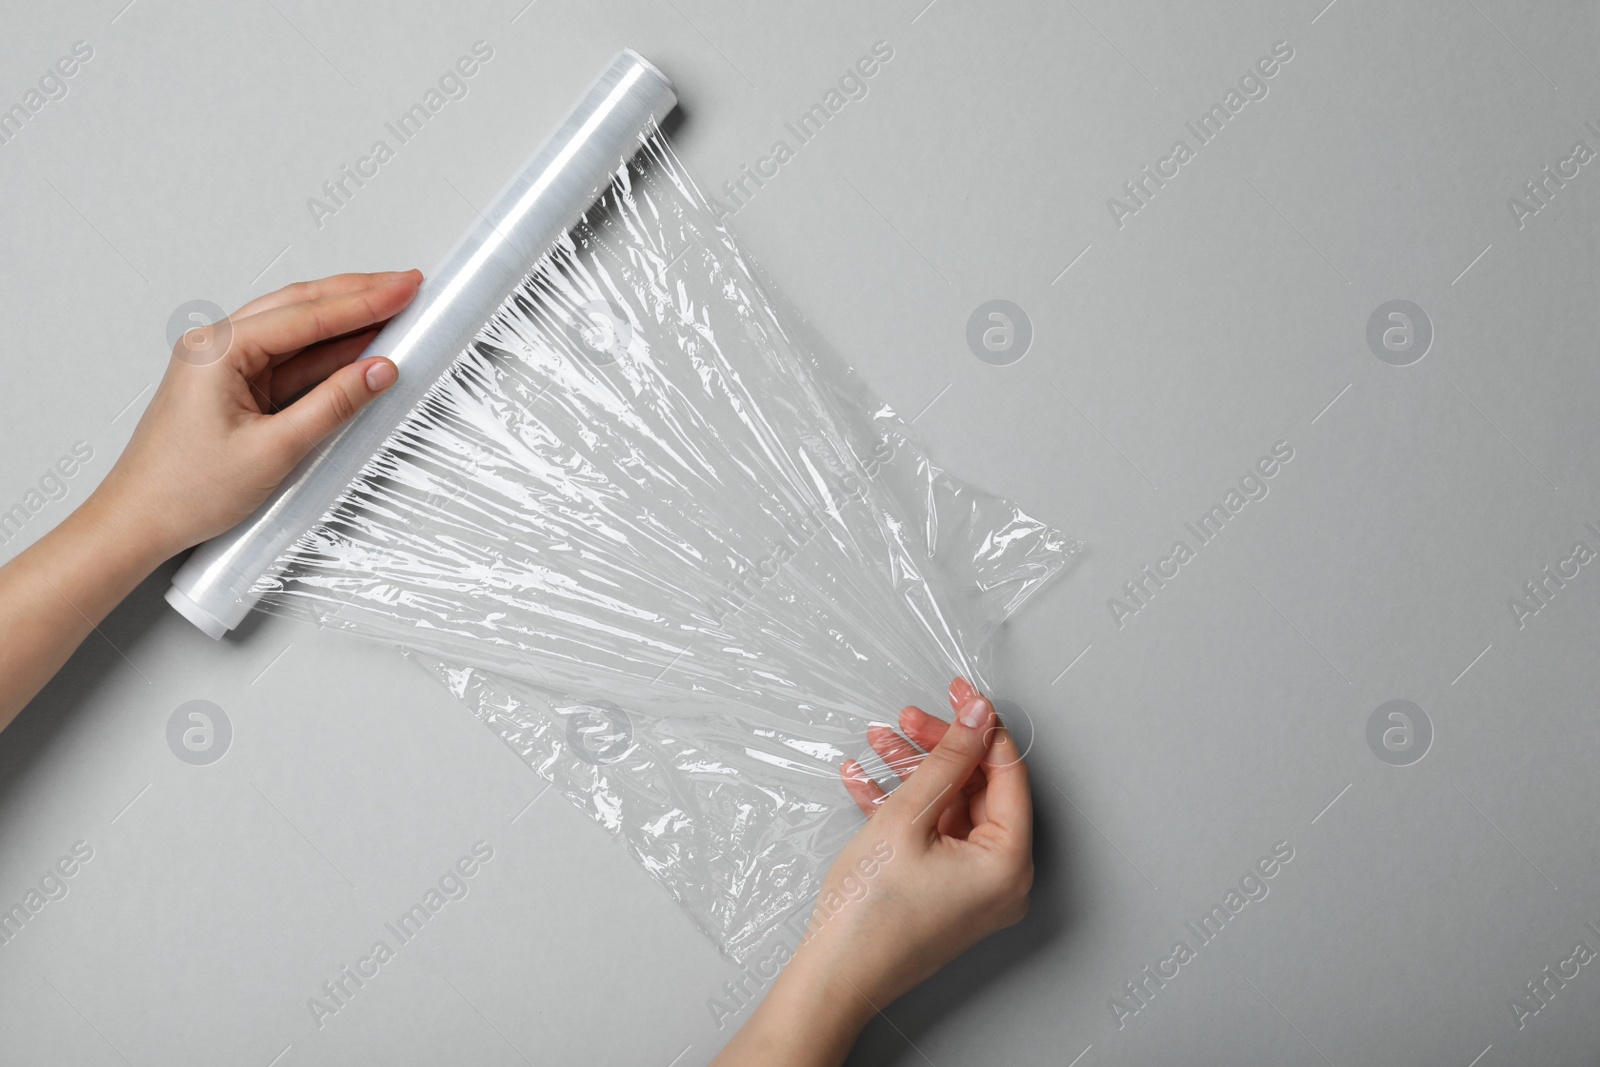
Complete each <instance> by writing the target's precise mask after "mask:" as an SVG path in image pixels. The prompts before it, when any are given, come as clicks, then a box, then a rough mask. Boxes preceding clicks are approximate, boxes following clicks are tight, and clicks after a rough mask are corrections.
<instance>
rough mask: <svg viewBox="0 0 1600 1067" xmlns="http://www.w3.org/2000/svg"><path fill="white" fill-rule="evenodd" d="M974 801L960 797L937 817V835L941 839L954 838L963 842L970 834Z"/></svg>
mask: <svg viewBox="0 0 1600 1067" xmlns="http://www.w3.org/2000/svg"><path fill="white" fill-rule="evenodd" d="M973 803H974V801H972V800H969V799H967V798H966V797H964V796H963V797H960V798H958V799H957V800H956V802H955V803H953V804H950V805H949V806H948V807H946V808H945V809H944V812H943V813H942V814H941V815H940V816H939V833H940V835H941V836H943V837H954V838H956V839H957V840H959V841H965V840H966V839H967V836H968V835H969V834H971V833H972V805H973Z"/></svg>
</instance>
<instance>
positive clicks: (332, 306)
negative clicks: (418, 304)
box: [233, 275, 417, 378]
mask: <svg viewBox="0 0 1600 1067" xmlns="http://www.w3.org/2000/svg"><path fill="white" fill-rule="evenodd" d="M416 295H417V279H416V277H415V276H414V275H402V276H401V277H399V278H397V279H395V280H394V281H389V282H384V283H383V284H381V285H374V286H371V287H369V288H366V289H358V290H356V291H355V292H350V293H339V294H336V295H334V296H324V297H318V298H317V299H315V300H308V301H305V302H303V303H299V304H289V305H287V306H285V307H278V308H271V309H270V310H267V311H263V312H261V313H260V314H257V315H251V316H250V317H249V318H246V319H240V320H239V321H238V322H235V323H234V324H233V353H234V356H233V358H234V360H235V365H236V366H237V367H238V369H239V371H240V372H241V373H242V374H244V376H245V377H246V378H252V377H254V376H255V375H256V374H258V373H260V372H261V371H263V370H265V369H267V368H268V367H270V366H274V365H276V364H278V363H282V362H284V361H285V360H287V359H288V358H290V357H291V356H292V355H294V354H295V352H296V351H297V350H299V349H301V348H304V347H306V346H307V345H313V344H316V343H317V342H318V341H326V340H328V339H329V338H331V337H340V336H343V335H344V334H347V333H356V332H357V331H360V330H365V329H366V328H367V327H369V326H372V325H375V324H377V323H380V322H382V321H384V320H385V319H388V318H392V317H393V316H394V315H395V314H396V313H398V312H399V311H400V309H401V308H403V307H405V306H406V305H407V304H409V303H410V302H411V298H412V297H414V296H416Z"/></svg>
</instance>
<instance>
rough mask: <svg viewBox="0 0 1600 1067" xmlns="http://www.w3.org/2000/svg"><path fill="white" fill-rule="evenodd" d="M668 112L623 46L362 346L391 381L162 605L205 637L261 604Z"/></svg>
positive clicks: (655, 78) (657, 86)
mask: <svg viewBox="0 0 1600 1067" xmlns="http://www.w3.org/2000/svg"><path fill="white" fill-rule="evenodd" d="M676 104H677V95H676V94H675V92H674V91H673V88H672V83H671V82H670V81H668V80H667V78H666V76H665V75H663V74H662V73H661V72H660V71H659V70H657V69H656V68H655V67H654V66H652V65H651V64H650V63H649V62H648V61H647V60H646V59H645V58H644V57H643V56H640V55H639V54H638V53H637V52H634V51H633V50H632V49H628V50H625V51H623V52H622V53H621V54H620V55H618V56H617V58H616V59H615V60H613V61H612V63H611V64H610V66H609V67H607V69H606V70H605V72H604V73H602V74H601V75H600V77H599V79H598V80H596V81H595V83H594V85H593V86H592V87H591V88H590V89H589V91H588V92H587V93H586V94H585V95H584V97H583V99H582V100H580V101H579V102H578V105H577V106H576V107H575V108H573V110H572V112H571V113H570V114H569V115H568V116H567V117H566V119H565V121H563V122H562V123H561V125H560V126H559V127H558V128H557V129H556V130H555V132H554V133H552V134H551V135H550V137H549V138H548V139H547V140H546V141H545V142H544V144H543V145H542V146H541V147H540V148H539V150H538V151H536V152H535V153H534V154H533V156H532V157H531V158H530V159H529V160H528V162H527V163H526V164H525V165H524V166H523V167H522V169H521V170H520V171H518V173H517V175H516V177H515V178H514V179H512V181H511V183H510V184H509V185H507V186H506V188H505V189H504V190H503V191H502V192H501V193H500V195H499V196H498V197H496V198H495V200H494V203H493V204H492V205H490V207H489V208H488V209H487V210H485V211H484V212H483V214H482V215H481V216H480V217H479V219H478V221H477V223H476V224H475V225H474V226H473V227H472V228H471V229H470V230H469V231H468V232H467V234H466V236H465V237H463V238H462V240H461V241H460V242H459V243H458V244H457V245H456V247H455V250H454V251H452V252H451V253H450V254H449V256H447V257H446V258H445V260H444V262H443V263H441V264H440V265H439V267H438V269H437V270H435V271H434V272H433V274H432V275H430V276H429V277H428V279H427V280H426V281H425V282H424V283H423V285H422V287H421V289H420V290H419V292H418V293H417V296H416V299H415V300H414V301H412V303H411V305H410V306H409V307H407V308H406V310H405V311H403V312H402V313H401V314H399V315H397V316H395V318H394V319H393V320H392V321H391V322H390V323H389V324H388V325H387V326H386V327H384V329H383V331H382V332H381V333H379V335H378V336H377V338H376V339H375V340H374V341H373V342H372V345H371V346H370V347H369V348H368V349H367V352H366V357H372V356H387V357H389V358H390V359H391V360H393V361H394V362H395V365H396V366H398V367H399V368H400V379H399V381H397V382H396V383H395V384H394V385H393V386H391V387H390V388H389V390H388V391H387V392H385V393H384V394H383V395H382V396H381V397H379V398H377V399H376V400H374V401H373V402H372V403H371V404H370V405H368V406H367V407H366V409H365V410H363V411H362V412H361V413H360V414H359V415H358V416H357V417H356V418H355V419H354V420H352V421H351V423H350V424H349V425H348V426H346V427H345V428H344V429H343V430H341V431H340V432H339V433H338V434H337V435H336V436H335V437H333V438H331V439H330V440H329V441H327V442H325V443H324V444H323V445H321V446H320V447H319V448H317V449H315V450H313V451H312V453H311V454H310V455H309V456H307V457H306V459H305V461H304V462H302V463H301V464H300V466H299V467H297V468H296V469H295V470H294V472H293V473H292V474H290V476H289V477H288V478H286V479H285V480H284V482H283V484H282V485H281V486H280V487H279V488H278V490H277V491H276V492H275V493H273V495H272V496H271V497H270V498H268V500H267V502H266V503H265V504H263V505H262V506H261V507H260V508H258V509H257V510H256V512H255V513H254V514H253V515H251V516H250V517H249V518H248V519H246V520H245V521H244V522H242V523H240V524H239V525H238V526H236V527H234V528H233V529H232V530H230V531H228V532H227V533H225V534H223V535H221V536H220V537H217V538H214V539H212V540H210V541H208V542H206V543H205V544H203V545H201V546H200V547H199V548H197V549H195V551H194V554H193V555H192V556H191V557H190V558H189V560H188V562H186V563H185V564H184V565H183V566H182V567H181V568H180V569H179V570H178V572H177V574H176V575H174V576H173V579H172V587H171V588H170V589H168V590H167V602H168V603H169V604H171V605H172V606H173V607H174V608H176V609H178V611H179V612H181V613H182V614H183V615H184V617H185V618H187V619H188V620H189V621H190V622H192V623H194V624H195V625H196V626H198V627H200V629H202V630H204V631H205V632H206V633H207V634H210V635H211V636H212V637H214V638H220V637H221V636H222V635H223V634H224V633H226V632H227V631H229V630H231V629H233V628H234V627H235V626H237V625H239V623H241V622H242V621H244V617H245V616H246V615H247V614H248V613H249V612H250V609H251V607H253V606H254V604H255V602H256V600H257V599H258V597H259V594H257V593H255V592H253V591H252V590H253V589H254V588H255V587H256V584H257V582H258V581H259V580H260V579H261V578H262V577H263V576H265V575H268V574H270V573H272V571H273V569H274V567H275V566H276V565H277V563H278V560H279V559H280V558H281V557H282V555H283V553H284V551H285V550H286V549H288V548H289V547H290V546H291V545H293V544H294V543H295V541H297V540H298V539H299V538H300V537H301V536H302V535H303V534H304V533H305V532H306V531H307V530H309V529H310V528H311V527H312V525H313V524H315V523H316V522H318V521H319V520H320V519H322V517H323V516H324V515H325V514H326V513H327V511H328V509H329V508H331V507H332V506H333V505H334V504H335V503H336V502H337V501H338V499H339V497H340V496H341V495H342V494H343V493H344V491H345V489H346V488H347V487H348V486H349V484H350V482H351V480H352V479H353V478H354V477H355V476H356V475H357V474H358V473H359V472H360V470H361V469H362V467H363V466H364V465H365V464H366V463H367V461H368V460H369V459H371V458H372V456H373V455H374V454H375V453H376V452H377V451H378V449H379V448H380V447H381V446H382V445H383V443H384V441H386V440H387V439H388V437H389V435H390V434H391V433H392V432H393V431H394V430H395V428H396V427H397V426H399V425H400V423H401V422H402V421H403V420H404V419H405V418H406V417H407V415H408V414H409V413H410V412H411V410H412V409H413V408H414V407H415V406H416V405H417V403H418V402H419V401H420V400H421V399H422V398H423V396H424V395H425V394H426V393H427V392H428V390H429V389H430V388H431V387H432V385H433V383H434V382H435V381H436V380H437V379H438V378H439V376H440V375H441V374H443V373H444V372H445V371H446V370H447V369H448V368H449V367H450V365H451V363H453V362H454V361H455V359H456V357H457V356H458V355H459V354H460V353H461V351H462V350H463V349H464V348H465V347H466V346H467V345H468V344H469V343H470V342H471V341H472V338H473V337H474V336H475V335H476V334H477V333H478V331H479V330H480V329H481V328H482V327H483V325H484V323H485V322H486V321H487V320H488V319H489V318H490V316H491V315H493V314H494V312H495V309H496V308H498V307H499V306H500V304H501V302H502V301H504V300H505V298H506V297H507V296H508V295H509V294H510V293H511V291H512V289H513V288H515V287H516V285H517V283H518V282H520V281H521V280H522V278H523V277H524V276H526V275H527V273H528V272H529V271H530V270H532V269H533V267H534V265H535V264H536V263H537V262H538V261H539V259H540V258H541V257H542V256H543V255H544V254H545V253H546V252H548V251H549V250H550V248H551V246H552V245H554V244H555V242H556V241H557V240H559V239H560V237H561V235H562V234H563V233H564V232H565V231H566V230H567V228H568V227H570V226H572V225H573V224H574V223H576V222H577V221H578V220H579V219H580V218H582V217H583V215H584V213H585V212H586V211H588V210H589V208H590V207H591V206H592V205H593V204H594V202H595V200H596V198H598V197H599V195H600V194H601V193H602V192H604V191H605V190H606V188H607V187H608V186H609V185H610V183H611V179H612V175H613V174H614V172H615V171H616V169H617V167H618V166H619V165H620V164H621V163H622V162H624V161H625V160H627V159H629V158H630V157H632V155H633V154H634V152H635V151H636V150H637V149H638V147H639V145H640V143H641V140H642V138H643V137H645V136H646V135H647V134H648V132H649V131H650V130H651V129H652V128H653V127H654V125H655V123H657V122H659V121H660V120H661V119H662V118H663V117H665V116H666V114H667V113H668V112H669V111H671V110H672V108H673V107H674V106H675V105H676Z"/></svg>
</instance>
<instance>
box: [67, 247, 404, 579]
mask: <svg viewBox="0 0 1600 1067" xmlns="http://www.w3.org/2000/svg"><path fill="white" fill-rule="evenodd" d="M421 281H422V275H421V274H420V273H418V272H417V271H414V270H413V271H405V272H397V273H388V274H340V275H336V276H334V277H331V278H324V279H322V280H321V281H315V282H301V283H299V284H297V285H291V286H288V287H287V288H284V289H280V290H278V291H277V292H275V293H269V294H268V295H266V296H263V297H260V298H258V299H256V300H252V301H251V302H250V303H248V304H246V305H245V306H244V307H242V308H240V309H239V310H238V311H236V312H234V313H233V314H232V315H230V316H229V317H228V318H227V319H226V320H224V321H223V322H220V323H215V324H213V325H211V326H205V327H201V328H199V329H195V330H190V331H189V332H188V333H186V334H184V335H183V337H182V339H181V340H179V342H178V344H177V346H176V347H175V348H174V349H173V356H172V359H171V361H170V362H169V363H168V364H167V372H166V375H165V377H163V378H162V380H161V385H160V387H159V388H157V390H156V394H155V397H154V398H153V399H152V400H151V401H150V406H149V407H148V408H147V409H146V410H145V413H144V417H143V418H141V419H140V420H139V426H138V428H137V429H135V430H134V432H133V439H132V440H131V441H129V442H128V447H127V448H126V449H125V450H124V451H123V453H122V456H121V458H119V459H118V460H117V462H116V465H115V466H114V467H112V469H111V472H110V473H109V474H107V475H106V478H105V481H104V482H103V483H101V485H100V488H99V489H98V490H97V491H96V493H95V496H96V497H97V498H98V501H97V503H98V505H99V508H100V510H101V511H102V512H103V514H104V515H105V517H106V519H107V521H109V522H114V523H115V524H117V525H118V526H119V527H121V528H122V530H123V531H124V533H125V535H126V536H128V537H130V538H132V539H133V540H135V541H136V542H137V543H140V544H142V545H147V546H149V547H150V548H151V550H152V552H153V553H154V554H155V555H156V556H157V557H158V558H160V559H166V558H168V557H170V556H173V555H176V554H177V553H179V552H181V551H183V550H184V549H186V548H189V547H191V546H193V545H196V544H199V543H200V542H201V541H204V540H206V539H207V538H210V537H214V536H216V535H217V534H219V533H222V532H223V531H224V530H227V529H229V528H230V527H232V526H234V525H236V524H238V523H239V522H240V521H241V520H243V519H244V518H245V517H246V516H248V515H249V514H250V513H251V512H252V511H254V510H255V509H256V508H257V507H258V506H259V505H260V504H261V503H262V501H264V500H266V498H267V496H268V495H269V494H270V493H271V492H272V490H273V489H275V488H276V487H277V485H278V483H279V482H281V481H283V479H284V477H285V476H286V475H287V474H288V473H289V472H290V471H291V470H292V469H293V468H294V466H295V464H296V463H299V462H300V460H301V458H302V457H304V456H305V454H306V453H307V452H309V451H311V449H312V448H313V447H314V446H315V445H316V444H317V443H318V442H320V441H321V440H322V439H323V438H325V437H327V436H328V435H329V434H331V433H332V432H333V431H334V430H336V429H338V428H339V427H340V426H341V425H343V424H344V423H345V422H347V421H349V419H350V418H351V417H352V416H354V415H355V413H356V412H357V411H360V410H361V409H362V408H363V407H365V406H366V404H367V402H368V401H370V400H371V399H372V398H373V397H375V396H377V395H378V394H379V393H381V392H383V390H385V389H387V388H388V387H389V386H390V385H392V384H393V383H394V381H395V378H396V374H397V372H396V369H395V366H394V364H393V363H391V362H389V361H388V360H387V359H381V358H378V359H371V360H367V361H365V362H363V363H362V364H360V365H359V366H351V364H352V363H354V362H355V360H356V359H357V357H359V356H360V355H361V353H362V351H363V350H364V349H365V348H366V347H367V345H368V344H369V343H370V342H371V341H372V338H373V337H374V336H375V335H376V333H377V327H378V326H380V325H381V324H382V323H383V322H385V321H386V320H387V319H389V318H390V317H392V316H393V315H395V314H396V313H398V312H399V311H400V310H401V309H402V308H404V307H405V306H406V305H407V304H409V303H410V302H411V299H412V297H414V296H415V295H416V293H417V286H418V284H420V282H421ZM308 390H309V391H308ZM302 393H304V394H305V395H304V396H301V395H300V394H302ZM297 397H298V398H299V399H296V398H297Z"/></svg>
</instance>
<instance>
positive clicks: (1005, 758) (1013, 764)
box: [973, 729, 1033, 850]
mask: <svg viewBox="0 0 1600 1067" xmlns="http://www.w3.org/2000/svg"><path fill="white" fill-rule="evenodd" d="M992 732H993V734H994V740H993V743H992V744H991V745H990V746H989V750H988V752H987V753H985V754H984V761H983V769H984V771H985V773H987V774H988V775H989V787H988V788H987V789H985V790H984V791H983V797H982V803H981V804H974V806H973V819H974V822H975V823H976V826H975V828H974V832H977V831H978V830H983V831H984V833H985V834H986V835H992V836H993V837H994V838H995V839H996V840H999V841H1003V842H1005V843H1007V844H1008V845H1009V846H1011V847H1013V848H1018V849H1024V850H1026V849H1030V848H1031V847H1032V841H1033V797H1032V795H1031V794H1030V793H1029V790H1028V765H1027V764H1026V763H1024V762H1022V753H1021V752H1020V751H1019V750H1018V749H1017V741H1016V738H1014V737H1012V736H1011V731H1010V730H1006V729H997V730H994V731H992Z"/></svg>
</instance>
